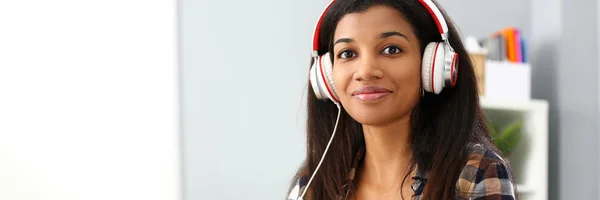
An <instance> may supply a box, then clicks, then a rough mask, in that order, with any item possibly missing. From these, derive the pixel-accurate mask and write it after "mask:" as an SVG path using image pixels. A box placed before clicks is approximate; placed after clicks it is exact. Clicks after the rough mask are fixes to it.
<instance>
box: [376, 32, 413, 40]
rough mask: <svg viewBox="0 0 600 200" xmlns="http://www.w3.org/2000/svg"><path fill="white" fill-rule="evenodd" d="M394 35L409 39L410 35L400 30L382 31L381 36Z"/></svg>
mask: <svg viewBox="0 0 600 200" xmlns="http://www.w3.org/2000/svg"><path fill="white" fill-rule="evenodd" d="M394 35H397V36H400V37H403V38H406V40H409V39H408V37H406V35H404V34H402V33H400V32H398V31H390V32H385V33H382V34H381V38H386V37H390V36H394Z"/></svg>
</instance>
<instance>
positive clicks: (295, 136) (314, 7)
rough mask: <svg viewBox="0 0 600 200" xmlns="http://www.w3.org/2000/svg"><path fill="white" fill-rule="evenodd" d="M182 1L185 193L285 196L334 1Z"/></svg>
mask: <svg viewBox="0 0 600 200" xmlns="http://www.w3.org/2000/svg"><path fill="white" fill-rule="evenodd" d="M181 2H182V3H181V6H180V9H181V10H180V13H181V15H180V16H181V38H182V42H181V44H182V56H183V57H182V64H183V108H184V109H183V112H184V113H183V115H182V116H183V121H184V122H183V123H184V126H183V127H184V135H183V137H184V163H185V164H184V166H185V192H184V193H185V197H186V199H189V200H195V199H220V200H227V199H285V198H286V197H287V195H286V192H287V189H288V186H289V184H290V180H291V178H292V176H293V175H294V172H295V171H296V170H297V169H298V167H299V166H300V163H301V161H302V160H303V156H304V151H305V146H304V145H305V134H304V125H305V112H306V106H305V100H304V99H305V98H306V86H307V83H308V68H309V61H310V50H311V44H312V43H311V39H312V38H311V37H312V31H313V28H314V27H313V26H314V24H315V23H316V20H317V18H318V17H319V14H320V12H321V11H322V9H323V8H324V7H325V5H326V4H327V3H328V1H327V0H312V1H298V0H254V1H248V0H229V1H214V0H182V1H181Z"/></svg>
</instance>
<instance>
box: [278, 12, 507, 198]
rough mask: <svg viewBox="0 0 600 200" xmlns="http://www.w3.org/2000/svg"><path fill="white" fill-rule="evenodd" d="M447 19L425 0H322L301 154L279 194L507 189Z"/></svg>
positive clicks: (452, 194)
mask: <svg viewBox="0 0 600 200" xmlns="http://www.w3.org/2000/svg"><path fill="white" fill-rule="evenodd" d="M446 19H449V18H448V17H447V16H446V15H445V14H444V13H443V12H441V11H440V10H439V9H438V7H437V6H436V5H435V4H434V3H433V2H431V1H430V0H340V1H334V2H332V3H331V4H330V5H329V6H328V8H326V9H325V11H324V12H323V15H322V16H321V18H320V20H319V22H318V23H317V27H316V28H315V37H314V47H313V48H314V49H313V50H314V51H313V56H314V57H313V63H314V64H313V66H312V67H311V70H310V84H311V86H312V87H309V95H308V120H307V145H308V146H307V156H306V161H305V164H304V165H303V166H302V167H301V169H300V170H299V172H298V175H297V176H296V177H295V178H294V183H293V185H292V188H291V190H290V194H289V199H310V200H321V199H358V200H361V199H378V200H379V199H435V200H437V199H515V189H514V184H513V181H512V180H513V179H512V177H511V173H510V169H509V166H508V164H507V162H506V161H505V160H504V159H503V158H502V156H500V154H499V151H498V150H497V149H496V148H495V147H494V145H493V143H492V142H491V136H490V133H489V131H488V130H487V129H486V124H485V121H484V115H483V113H482V111H481V108H480V105H479V100H478V94H477V86H476V81H475V77H474V71H473V67H472V64H471V61H470V60H469V57H468V54H467V52H466V51H465V48H464V47H463V45H462V43H461V40H460V35H459V34H458V32H457V30H456V29H455V27H454V25H453V24H452V23H450V22H449V21H448V23H447V20H446ZM454 52H455V53H454ZM459 65H460V67H458V66H459ZM336 117H337V118H336ZM332 131H333V132H332ZM336 135H337V136H336ZM334 136H335V137H334ZM325 155H327V156H325Z"/></svg>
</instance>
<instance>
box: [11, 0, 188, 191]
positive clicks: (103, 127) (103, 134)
mask: <svg viewBox="0 0 600 200" xmlns="http://www.w3.org/2000/svg"><path fill="white" fill-rule="evenodd" d="M175 12H176V1H174V0H162V1H142V0H137V1H135V0H104V1H74V0H71V1H69V0H55V1H45V0H19V1H0V27H1V28H0V199H6V200H54V199H60V200H107V199H110V200H121V199H122V200H132V199H144V200H176V199H180V185H181V184H180V163H179V161H180V155H179V147H178V142H179V135H178V131H179V126H178V123H179V122H178V119H179V117H178V94H177V93H178V89H177V84H178V83H177V76H178V74H177V72H178V69H177V54H176V53H177V52H176V50H177V48H176V42H177V41H176V37H175V36H176V13H175Z"/></svg>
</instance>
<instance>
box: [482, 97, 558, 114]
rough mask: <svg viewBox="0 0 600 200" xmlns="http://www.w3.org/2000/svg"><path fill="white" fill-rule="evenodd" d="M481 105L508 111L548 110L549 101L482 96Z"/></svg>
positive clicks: (486, 107)
mask: <svg viewBox="0 0 600 200" xmlns="http://www.w3.org/2000/svg"><path fill="white" fill-rule="evenodd" d="M480 99H481V106H482V107H483V108H484V109H494V110H507V111H522V112H527V111H536V110H539V111H543V110H548V102H547V101H545V100H536V99H532V100H515V99H508V98H507V99H498V98H486V97H481V98H480Z"/></svg>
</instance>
